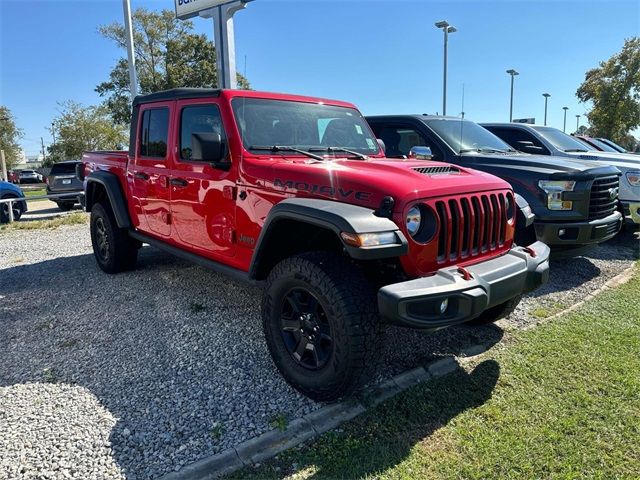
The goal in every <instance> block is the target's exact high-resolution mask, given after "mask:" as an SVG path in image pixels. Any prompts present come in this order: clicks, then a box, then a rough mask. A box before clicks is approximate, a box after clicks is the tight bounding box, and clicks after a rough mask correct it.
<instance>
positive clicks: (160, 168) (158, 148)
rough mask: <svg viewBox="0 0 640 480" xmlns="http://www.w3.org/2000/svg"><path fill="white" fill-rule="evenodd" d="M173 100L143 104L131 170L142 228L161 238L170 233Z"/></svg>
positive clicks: (133, 192) (133, 191)
mask: <svg viewBox="0 0 640 480" xmlns="http://www.w3.org/2000/svg"><path fill="white" fill-rule="evenodd" d="M173 103H174V102H162V103H153V104H149V105H142V106H141V107H140V113H139V115H138V118H139V123H138V130H137V132H138V134H137V138H138V140H137V146H136V155H135V163H134V165H133V168H132V169H130V170H129V175H130V179H129V181H130V184H131V188H132V195H133V197H134V202H135V203H136V205H137V209H138V214H139V218H140V221H141V223H140V228H141V229H142V230H146V231H147V232H149V233H153V234H155V235H156V236H162V237H169V236H170V234H171V209H170V205H169V200H170V190H169V175H170V170H169V164H170V160H169V149H168V145H169V144H170V141H171V140H172V139H171V132H170V129H169V124H170V119H171V111H172V106H173Z"/></svg>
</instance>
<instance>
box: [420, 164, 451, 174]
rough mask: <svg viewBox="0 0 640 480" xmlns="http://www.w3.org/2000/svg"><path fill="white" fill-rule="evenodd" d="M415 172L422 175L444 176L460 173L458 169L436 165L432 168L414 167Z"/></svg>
mask: <svg viewBox="0 0 640 480" xmlns="http://www.w3.org/2000/svg"><path fill="white" fill-rule="evenodd" d="M413 169H414V170H415V171H416V172H418V173H422V174H423V175H444V174H454V173H460V169H458V168H456V167H453V166H451V165H442V166H440V165H438V166H434V167H414V168H413Z"/></svg>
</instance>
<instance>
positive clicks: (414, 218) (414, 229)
mask: <svg viewBox="0 0 640 480" xmlns="http://www.w3.org/2000/svg"><path fill="white" fill-rule="evenodd" d="M421 223H422V212H421V211H420V207H418V206H417V205H414V206H413V207H411V208H410V209H409V212H408V213H407V232H409V235H411V236H412V237H413V236H415V235H416V233H418V231H419V230H420V224H421Z"/></svg>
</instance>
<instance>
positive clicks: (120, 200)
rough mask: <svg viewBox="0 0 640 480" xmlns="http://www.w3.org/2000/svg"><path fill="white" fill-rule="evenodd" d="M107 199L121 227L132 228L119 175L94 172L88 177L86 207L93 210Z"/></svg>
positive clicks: (88, 210)
mask: <svg viewBox="0 0 640 480" xmlns="http://www.w3.org/2000/svg"><path fill="white" fill-rule="evenodd" d="M103 200H107V201H108V203H109V205H110V206H111V209H112V210H113V215H114V217H115V219H116V223H117V224H118V227H120V228H131V225H132V224H131V218H130V217H129V212H128V210H127V202H126V198H125V195H124V192H123V191H122V187H121V185H120V181H119V180H118V177H117V175H115V174H114V173H110V172H102V171H97V172H92V173H91V174H90V175H89V176H88V177H87V179H86V186H85V208H86V210H87V212H90V211H91V208H92V207H93V205H94V204H96V203H98V202H101V201H103Z"/></svg>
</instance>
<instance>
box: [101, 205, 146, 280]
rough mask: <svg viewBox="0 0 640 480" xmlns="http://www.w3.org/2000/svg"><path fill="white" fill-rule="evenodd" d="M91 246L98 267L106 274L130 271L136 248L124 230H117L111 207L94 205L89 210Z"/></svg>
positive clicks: (133, 263)
mask: <svg viewBox="0 0 640 480" xmlns="http://www.w3.org/2000/svg"><path fill="white" fill-rule="evenodd" d="M91 244H92V246H93V255H94V256H95V258H96V261H97V262H98V266H99V267H100V268H101V269H102V270H103V271H105V272H106V273H119V272H123V271H125V270H132V269H133V268H134V267H135V265H136V260H137V258H138V248H137V247H138V246H137V244H136V241H135V240H134V239H132V238H131V237H130V236H129V234H128V231H127V229H126V228H118V225H117V223H116V219H115V217H114V216H113V212H112V211H111V207H110V206H109V205H103V204H102V203H96V204H95V205H94V206H93V208H92V209H91Z"/></svg>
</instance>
